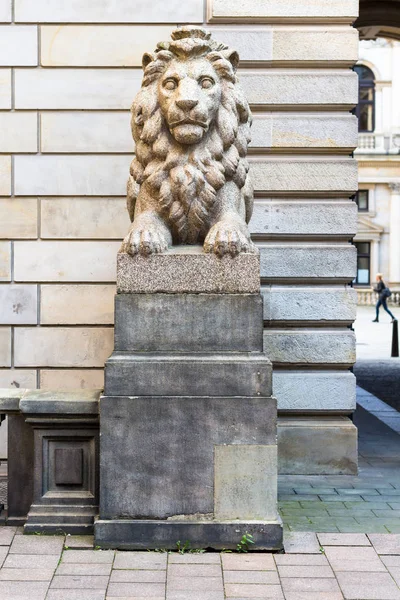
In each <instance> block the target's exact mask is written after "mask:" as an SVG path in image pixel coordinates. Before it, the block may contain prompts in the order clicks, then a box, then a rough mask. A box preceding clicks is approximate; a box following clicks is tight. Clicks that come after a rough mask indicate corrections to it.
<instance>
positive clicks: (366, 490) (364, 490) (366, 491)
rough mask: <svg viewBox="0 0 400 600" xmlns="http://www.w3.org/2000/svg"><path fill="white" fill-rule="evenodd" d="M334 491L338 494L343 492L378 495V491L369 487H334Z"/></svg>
mask: <svg viewBox="0 0 400 600" xmlns="http://www.w3.org/2000/svg"><path fill="white" fill-rule="evenodd" d="M336 491H337V492H338V493H339V494H343V495H344V496H346V495H347V496H351V495H355V496H363V495H364V494H366V495H367V496H379V492H377V490H374V489H371V488H355V489H351V488H336Z"/></svg>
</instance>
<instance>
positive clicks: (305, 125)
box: [250, 112, 358, 152]
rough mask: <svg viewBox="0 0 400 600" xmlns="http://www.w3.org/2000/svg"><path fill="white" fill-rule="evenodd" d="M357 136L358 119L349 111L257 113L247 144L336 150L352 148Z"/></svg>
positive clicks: (255, 146) (252, 145)
mask: <svg viewBox="0 0 400 600" xmlns="http://www.w3.org/2000/svg"><path fill="white" fill-rule="evenodd" d="M357 135H358V126H357V120H356V118H355V117H354V115H350V114H342V113H315V112H308V113H307V114H302V113H297V114H296V113H294V114H293V113H289V114H285V113H267V114H260V115H257V114H256V115H255V117H254V121H253V126H252V135H251V138H252V140H251V143H250V147H252V148H268V147H271V148H286V149H289V148H304V149H305V148H315V149H316V150H317V149H324V150H332V151H336V152H337V151H338V150H339V149H340V150H345V149H349V148H351V149H353V148H355V147H356V146H357Z"/></svg>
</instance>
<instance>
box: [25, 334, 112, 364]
mask: <svg viewBox="0 0 400 600" xmlns="http://www.w3.org/2000/svg"><path fill="white" fill-rule="evenodd" d="M112 333H113V332H112V329H109V328H102V327H98V328H97V327H96V328H88V327H72V328H68V327H18V328H17V329H16V330H15V332H14V335H15V339H14V343H15V346H14V359H15V366H17V367H36V366H38V367H75V366H76V367H101V366H103V365H104V361H105V360H106V358H107V356H109V355H110V352H111V350H112V343H113V340H112Z"/></svg>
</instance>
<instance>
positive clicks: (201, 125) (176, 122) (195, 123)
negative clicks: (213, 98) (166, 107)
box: [170, 119, 208, 129]
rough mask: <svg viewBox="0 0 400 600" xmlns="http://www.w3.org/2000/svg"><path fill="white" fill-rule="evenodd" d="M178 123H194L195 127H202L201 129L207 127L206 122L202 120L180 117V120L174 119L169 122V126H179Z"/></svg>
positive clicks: (172, 127)
mask: <svg viewBox="0 0 400 600" xmlns="http://www.w3.org/2000/svg"><path fill="white" fill-rule="evenodd" d="M180 125H196V126H197V127H202V128H203V129H207V128H208V125H207V123H204V122H203V121H194V120H193V119H181V120H180V121H174V122H173V123H170V128H171V129H174V128H175V127H179V126H180Z"/></svg>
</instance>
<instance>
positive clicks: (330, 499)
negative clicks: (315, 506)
mask: <svg viewBox="0 0 400 600" xmlns="http://www.w3.org/2000/svg"><path fill="white" fill-rule="evenodd" d="M320 497H321V500H322V501H323V502H344V501H346V500H347V498H348V496H344V495H339V494H338V495H334V494H332V495H326V496H323V495H321V496H320ZM351 498H352V500H353V501H354V502H357V501H359V502H362V500H363V497H362V496H356V495H352V496H351Z"/></svg>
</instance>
